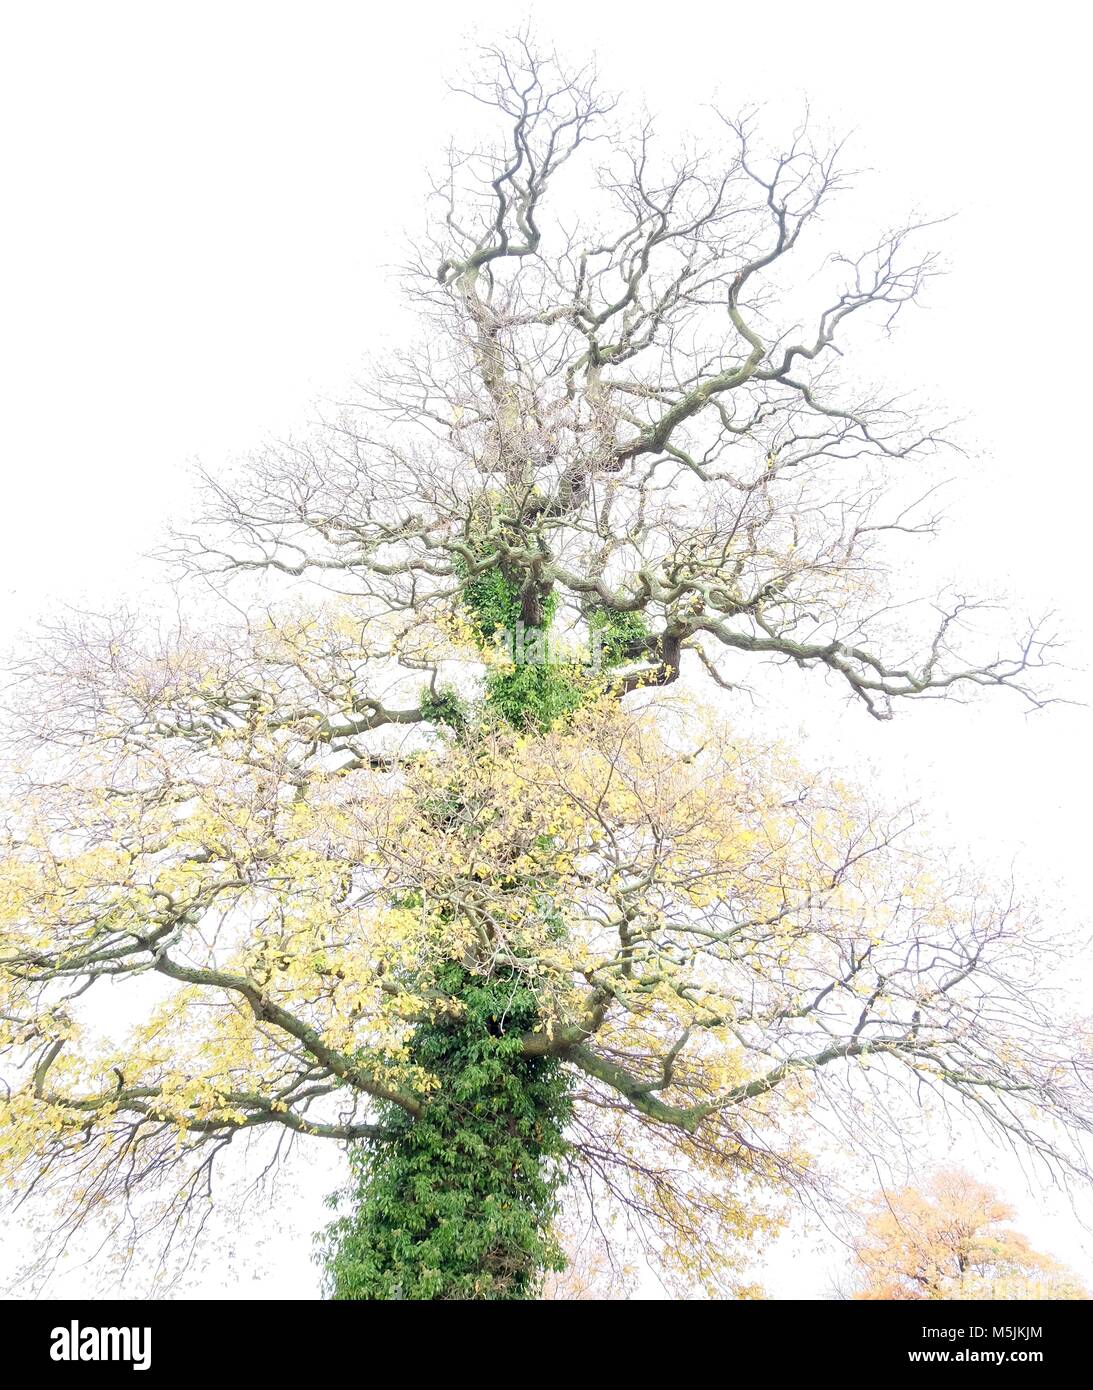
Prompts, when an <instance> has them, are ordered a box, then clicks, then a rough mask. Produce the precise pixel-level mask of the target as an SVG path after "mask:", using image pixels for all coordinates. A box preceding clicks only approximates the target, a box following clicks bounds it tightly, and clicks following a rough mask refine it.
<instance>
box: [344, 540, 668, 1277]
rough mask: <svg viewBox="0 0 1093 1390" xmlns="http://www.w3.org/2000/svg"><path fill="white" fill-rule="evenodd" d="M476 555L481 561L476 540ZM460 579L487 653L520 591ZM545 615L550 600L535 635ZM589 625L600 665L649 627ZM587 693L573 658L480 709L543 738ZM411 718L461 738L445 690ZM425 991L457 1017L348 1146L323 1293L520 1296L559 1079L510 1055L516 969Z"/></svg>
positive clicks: (553, 1141)
mask: <svg viewBox="0 0 1093 1390" xmlns="http://www.w3.org/2000/svg"><path fill="white" fill-rule="evenodd" d="M477 534H478V535H479V536H480V535H481V534H482V524H481V521H480V524H479V527H478V531H477ZM476 551H477V552H478V553H479V554H480V556H481V557H482V558H486V557H487V556H488V554H489V551H488V548H487V544H486V543H485V542H484V541H483V542H481V543H480V544H478V545H476ZM469 571H470V567H469V566H464V567H463V570H462V572H463V590H462V600H463V608H464V611H465V613H466V614H467V616H468V619H469V621H470V623H471V625H472V627H473V629H474V632H475V634H476V636H477V638H478V640H479V641H480V642H481V643H482V644H483V645H486V644H488V643H492V642H493V641H494V640H495V638H496V635H497V632H498V630H499V629H503V630H505V631H507V632H509V633H512V632H514V631H515V629H516V625H517V623H518V622H519V621H520V617H521V609H522V596H521V585H520V584H519V583H518V582H517V580H516V579H514V578H513V577H512V576H511V575H508V574H506V572H505V571H504V570H503V568H502V566H501V565H500V563H494V564H491V565H490V566H489V567H488V568H486V569H484V570H482V572H481V573H478V574H471V573H470V572H469ZM555 610H556V597H555V595H554V594H548V595H547V596H546V598H545V601H544V602H543V604H542V614H543V628H544V631H545V630H547V629H549V627H550V624H551V622H552V621H553V619H554V616H555ZM588 624H589V629H590V631H592V632H594V633H598V634H599V636H600V642H601V652H602V656H603V660H604V663H605V665H607V666H612V665H617V664H618V663H619V662H620V661H622V660H624V659H625V658H626V657H627V656H628V655H630V654H631V653H630V650H629V649H630V648H631V646H632V644H633V643H635V642H638V641H640V640H641V639H643V638H644V637H645V636H646V631H647V630H646V626H645V622H644V619H643V618H642V616H641V615H640V614H635V613H617V612H614V611H609V610H607V609H603V608H598V609H595V610H593V611H592V613H591V614H590V615H589V616H588ZM596 688H597V686H596V682H595V681H594V680H590V679H589V677H588V675H587V673H582V672H581V671H580V669H579V667H577V666H575V665H565V664H553V663H552V664H538V663H530V662H522V663H519V664H517V665H514V666H512V667H510V668H504V669H501V670H493V671H491V672H490V674H489V675H488V676H487V679H486V688H485V699H484V702H483V709H482V712H483V713H484V714H486V715H487V716H488V715H489V714H490V713H492V714H493V715H494V716H495V717H499V718H501V719H502V720H504V721H505V722H506V723H508V724H510V725H512V726H513V727H515V728H526V727H528V726H531V727H533V728H539V729H547V728H549V727H550V726H551V725H553V724H555V723H556V722H557V721H558V720H560V719H563V718H565V717H567V716H569V715H571V714H572V713H573V712H574V711H575V710H576V709H577V708H578V707H579V706H580V704H581V703H582V701H583V700H584V699H586V698H587V696H588V694H589V692H590V691H592V690H594V689H596ZM422 712H423V713H424V715H425V717H426V718H427V719H429V720H430V721H431V722H433V723H436V724H444V725H447V726H448V727H449V728H451V729H452V730H453V732H454V733H455V734H456V736H457V737H460V738H466V737H468V736H470V735H471V733H472V732H473V730H474V728H475V727H476V723H477V721H476V720H475V719H474V718H473V710H472V708H471V707H470V706H468V704H467V703H466V702H465V701H464V700H463V699H462V697H460V696H459V695H458V694H457V693H456V692H455V691H454V690H451V689H440V690H437V691H435V692H430V693H428V694H427V695H426V697H425V698H424V699H423V701H422ZM460 804H461V803H460V796H459V792H458V789H457V788H447V789H445V790H444V791H442V792H440V793H439V794H438V795H437V797H436V801H435V804H434V805H433V806H432V807H431V808H430V814H431V815H432V816H433V818H434V819H435V820H436V823H437V825H438V827H439V826H440V825H442V824H444V823H445V821H446V820H448V819H449V818H450V817H451V816H453V815H456V814H458V812H459V810H460ZM406 901H407V902H409V899H407V900H406ZM542 927H543V932H544V935H545V936H546V937H547V938H552V937H553V938H557V937H559V936H561V935H564V933H565V930H566V927H565V922H564V919H563V917H562V915H561V914H560V912H559V911H558V909H557V906H556V905H555V904H553V903H551V902H550V901H549V900H548V899H547V898H546V897H545V896H544V902H543V905H542ZM436 983H437V986H438V987H439V989H440V990H441V991H442V992H443V993H444V994H446V995H447V996H448V998H449V999H450V1000H451V1001H452V1002H453V1003H454V1004H455V1006H456V1012H457V1016H456V1017H453V1016H452V1015H451V1014H444V1015H442V1016H439V1017H437V1018H436V1019H434V1020H430V1021H428V1022H423V1023H420V1024H419V1025H418V1026H417V1027H416V1029H415V1031H414V1035H413V1038H412V1040H411V1043H410V1056H411V1060H412V1061H413V1062H414V1063H415V1064H416V1065H418V1066H420V1067H422V1068H424V1069H425V1070H426V1071H427V1072H429V1073H430V1074H431V1075H433V1076H434V1077H436V1079H437V1088H436V1090H435V1091H433V1092H431V1093H430V1094H429V1096H428V1097H427V1098H426V1099H427V1103H426V1104H425V1106H424V1108H423V1110H422V1113H421V1114H420V1116H418V1117H417V1118H416V1119H415V1118H411V1117H410V1116H409V1115H408V1114H407V1113H406V1112H405V1111H404V1110H402V1109H401V1108H399V1107H398V1106H395V1105H393V1104H390V1103H385V1104H383V1105H381V1106H380V1107H379V1111H380V1115H379V1118H380V1123H381V1125H382V1128H383V1131H384V1137H383V1138H378V1139H375V1140H373V1141H369V1142H367V1143H364V1144H361V1145H359V1146H357V1147H356V1148H354V1149H353V1151H352V1153H351V1167H352V1180H351V1183H350V1186H349V1188H348V1189H347V1190H346V1191H345V1192H343V1193H342V1194H340V1197H336V1198H335V1199H334V1201H333V1205H334V1206H335V1207H336V1208H338V1209H340V1210H342V1212H343V1214H341V1215H339V1216H338V1217H337V1218H336V1219H335V1220H334V1221H333V1222H332V1223H331V1224H330V1225H329V1226H328V1227H327V1228H326V1230H325V1231H324V1232H323V1233H322V1236H321V1237H320V1251H319V1257H320V1260H321V1262H322V1264H323V1266H324V1268H325V1273H326V1283H327V1288H328V1291H329V1293H330V1294H331V1296H332V1297H334V1298H336V1299H370V1300H371V1299H399V1298H402V1299H494V1300H500V1299H504V1300H510V1299H525V1298H533V1297H534V1296H535V1294H536V1293H537V1291H538V1289H539V1286H540V1284H541V1281H542V1278H543V1275H544V1274H545V1273H546V1272H547V1271H548V1270H551V1269H562V1268H563V1267H564V1263H565V1262H564V1259H563V1257H562V1255H561V1252H560V1250H559V1249H558V1246H557V1244H556V1242H555V1240H554V1238H553V1236H552V1234H551V1230H552V1225H553V1221H554V1217H555V1214H556V1193H557V1189H558V1186H559V1183H560V1181H561V1173H562V1159H563V1157H564V1154H565V1151H566V1145H565V1139H564V1131H565V1126H566V1124H567V1122H568V1119H569V1116H570V1098H569V1087H570V1083H569V1079H568V1076H567V1073H566V1071H565V1070H564V1067H563V1065H562V1063H561V1062H559V1061H558V1060H557V1059H556V1058H528V1057H525V1056H524V1055H523V1051H522V1046H521V1038H522V1035H523V1034H524V1033H525V1032H528V1031H531V1030H534V1029H536V1028H537V1027H539V1026H540V1025H541V1019H540V1017H539V1013H538V1007H537V1002H536V999H535V995H534V992H533V991H532V990H531V989H530V988H529V985H528V981H527V978H526V976H524V975H523V974H521V973H520V972H518V971H516V970H512V969H509V970H502V971H497V972H495V973H493V974H491V975H488V976H486V975H476V974H473V973H471V972H469V971H468V970H466V969H465V968H464V966H463V965H461V964H458V963H456V962H454V961H450V962H448V963H446V964H444V965H442V967H441V969H440V971H439V974H438V979H437V982H436Z"/></svg>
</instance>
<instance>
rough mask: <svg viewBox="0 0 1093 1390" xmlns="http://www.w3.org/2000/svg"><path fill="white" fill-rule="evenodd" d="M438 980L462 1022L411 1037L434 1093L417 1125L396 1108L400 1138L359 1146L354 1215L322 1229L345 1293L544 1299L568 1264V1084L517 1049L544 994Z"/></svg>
mask: <svg viewBox="0 0 1093 1390" xmlns="http://www.w3.org/2000/svg"><path fill="white" fill-rule="evenodd" d="M440 983H442V985H443V987H444V989H445V992H446V994H447V995H448V997H449V998H450V999H452V1000H453V1001H458V1003H459V1004H460V1005H461V1006H462V1011H461V1015H460V1016H459V1017H457V1018H456V1017H452V1016H451V1015H447V1014H446V1015H444V1016H443V1017H442V1018H439V1019H437V1020H435V1021H431V1022H428V1023H423V1024H420V1025H419V1026H418V1028H417V1030H416V1033H415V1036H414V1039H413V1043H412V1054H413V1060H414V1062H415V1063H417V1064H418V1065H420V1066H422V1067H424V1068H425V1069H427V1070H428V1071H429V1072H430V1073H431V1074H432V1075H434V1076H435V1077H436V1078H437V1080H438V1083H439V1085H438V1087H437V1090H436V1093H435V1096H434V1097H433V1098H432V1099H431V1100H430V1101H429V1104H428V1105H427V1106H426V1108H425V1110H424V1113H423V1114H422V1116H421V1117H420V1118H418V1119H411V1118H410V1116H408V1115H407V1114H406V1112H405V1111H403V1110H400V1109H399V1108H398V1107H397V1106H389V1107H388V1109H387V1113H386V1114H385V1115H384V1117H383V1118H384V1120H385V1121H386V1122H387V1123H386V1128H387V1129H388V1131H389V1134H390V1137H388V1138H384V1139H382V1140H375V1141H372V1142H370V1143H368V1144H366V1145H362V1146H360V1147H359V1148H357V1149H356V1150H355V1151H354V1152H353V1155H352V1164H353V1172H354V1178H355V1190H354V1192H353V1194H352V1200H353V1206H354V1209H353V1210H352V1211H351V1212H350V1213H349V1214H348V1215H346V1216H344V1217H341V1218H340V1219H338V1220H337V1221H335V1222H333V1223H332V1224H331V1225H330V1226H329V1227H328V1228H327V1230H326V1232H325V1235H324V1256H325V1263H326V1269H327V1276H328V1283H329V1288H330V1292H331V1294H332V1295H333V1297H334V1298H336V1299H494V1300H500V1299H506V1300H508V1299H525V1298H534V1297H535V1294H536V1293H537V1291H538V1288H539V1284H540V1282H541V1280H542V1277H543V1275H544V1274H545V1273H546V1271H547V1270H551V1269H561V1268H562V1267H564V1263H565V1262H564V1259H563V1258H562V1256H561V1253H560V1251H559V1249H558V1246H557V1244H556V1242H555V1240H554V1238H553V1236H552V1234H551V1226H552V1223H553V1220H554V1215H555V1194H556V1191H557V1188H558V1186H559V1183H560V1181H561V1177H562V1166H561V1160H562V1157H563V1155H564V1152H565V1140H564V1130H565V1125H566V1123H567V1121H568V1118H569V1079H568V1077H567V1075H566V1073H565V1071H564V1070H563V1068H562V1066H561V1065H560V1063H558V1062H557V1061H556V1060H554V1059H552V1058H526V1057H523V1056H522V1055H521V1037H522V1034H523V1033H524V1032H525V1031H526V1030H527V1029H528V1028H531V1027H534V1026H535V1023H536V1019H537V1015H536V1001H535V996H534V994H533V993H532V992H531V991H530V990H529V989H528V988H527V986H526V984H525V983H524V981H523V980H522V978H521V976H520V975H519V974H518V973H517V972H515V971H513V970H501V971H496V972H494V973H493V974H491V975H489V976H481V977H480V976H475V975H472V974H470V973H468V972H467V971H466V970H464V969H463V968H462V967H461V966H458V965H455V964H452V965H450V966H448V967H447V968H446V969H445V970H444V971H443V972H442V980H441V981H440Z"/></svg>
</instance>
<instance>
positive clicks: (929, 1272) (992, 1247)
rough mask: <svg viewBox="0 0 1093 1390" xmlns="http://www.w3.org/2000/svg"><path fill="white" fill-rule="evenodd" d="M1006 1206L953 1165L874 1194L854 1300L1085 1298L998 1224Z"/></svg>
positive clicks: (861, 1240) (1059, 1268)
mask: <svg viewBox="0 0 1093 1390" xmlns="http://www.w3.org/2000/svg"><path fill="white" fill-rule="evenodd" d="M1012 1218H1013V1210H1012V1208H1011V1207H1009V1206H1008V1205H1007V1204H1006V1203H1005V1202H1003V1201H1001V1200H1000V1199H999V1197H998V1195H997V1193H995V1192H992V1191H991V1189H990V1188H989V1187H986V1186H985V1185H984V1184H983V1183H980V1182H976V1181H975V1179H974V1178H972V1177H969V1175H968V1174H967V1173H963V1172H961V1171H960V1170H959V1169H955V1168H949V1169H942V1170H941V1171H940V1172H938V1173H936V1174H935V1175H934V1177H933V1178H932V1180H931V1181H930V1183H929V1186H928V1187H927V1189H926V1191H925V1192H922V1191H919V1190H918V1189H916V1188H913V1187H905V1188H903V1189H902V1190H900V1191H898V1192H892V1193H883V1192H882V1193H878V1194H877V1195H876V1196H875V1197H874V1198H873V1202H872V1205H871V1209H870V1211H869V1213H868V1215H867V1217H866V1220H865V1225H864V1230H863V1231H862V1233H861V1235H860V1236H859V1237H858V1239H857V1240H856V1242H855V1249H854V1253H855V1256H856V1261H857V1270H856V1276H857V1277H856V1283H857V1289H856V1292H855V1293H854V1295H853V1296H854V1297H855V1298H857V1299H948V1298H958V1299H967V1298H971V1299H994V1298H1006V1299H1030V1298H1031V1299H1084V1298H1088V1297H1089V1295H1088V1294H1087V1293H1086V1291H1085V1290H1084V1289H1083V1288H1082V1286H1081V1282H1080V1281H1079V1279H1078V1278H1077V1276H1076V1275H1074V1274H1073V1273H1072V1272H1071V1271H1070V1270H1068V1269H1066V1268H1065V1267H1064V1266H1063V1265H1061V1264H1059V1262H1058V1261H1057V1260H1053V1259H1052V1258H1051V1257H1050V1256H1048V1255H1041V1254H1039V1253H1038V1252H1037V1251H1035V1250H1033V1249H1032V1247H1031V1246H1030V1245H1029V1243H1028V1240H1027V1239H1026V1238H1025V1237H1024V1236H1023V1235H1021V1234H1020V1232H1019V1231H1014V1230H1012V1229H1010V1228H1009V1227H1008V1226H1005V1225H1003V1222H1006V1221H1009V1220H1011V1219H1012Z"/></svg>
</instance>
